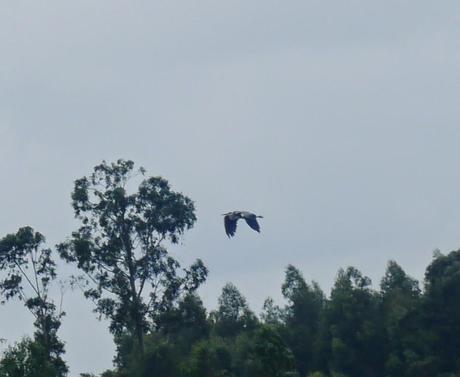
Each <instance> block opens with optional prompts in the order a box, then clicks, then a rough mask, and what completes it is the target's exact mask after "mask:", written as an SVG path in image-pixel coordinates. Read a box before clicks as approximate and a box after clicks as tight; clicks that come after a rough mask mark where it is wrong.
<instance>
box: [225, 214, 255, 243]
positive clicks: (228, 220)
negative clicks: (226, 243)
mask: <svg viewBox="0 0 460 377" xmlns="http://www.w3.org/2000/svg"><path fill="white" fill-rule="evenodd" d="M262 217H263V216H258V215H256V214H254V213H252V212H248V211H233V212H228V213H225V214H224V225H225V233H227V236H228V237H233V236H234V235H235V232H236V223H237V222H238V220H239V219H244V220H246V223H247V224H248V225H249V226H250V227H251V228H252V229H254V230H255V231H256V232H259V233H260V225H259V223H258V222H257V218H262Z"/></svg>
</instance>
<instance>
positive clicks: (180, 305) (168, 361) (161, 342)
mask: <svg viewBox="0 0 460 377" xmlns="http://www.w3.org/2000/svg"><path fill="white" fill-rule="evenodd" d="M71 199H72V206H73V210H74V214H75V217H76V219H77V220H78V221H79V223H80V226H79V227H78V229H76V230H75V231H74V232H73V233H72V234H71V235H70V236H69V237H67V238H66V241H65V242H62V243H60V244H58V245H56V247H53V248H49V247H47V246H46V243H45V237H44V236H43V235H42V234H40V233H39V232H37V231H35V230H34V229H32V228H31V227H27V226H25V227H23V228H21V229H19V230H18V231H17V232H16V233H13V234H7V235H4V236H3V237H2V238H1V239H0V295H1V301H2V304H5V305H7V304H8V302H9V301H10V300H15V299H16V300H21V301H22V302H23V303H24V306H25V310H29V311H30V313H31V314H32V317H33V318H34V325H35V329H36V330H35V333H34V334H33V335H31V336H30V337H29V338H26V339H22V340H18V342H17V343H15V344H12V345H10V346H9V347H8V348H7V350H6V351H5V352H4V353H3V355H1V356H0V376H1V377H54V376H56V377H62V376H66V375H68V374H69V370H68V366H67V365H66V363H65V361H64V353H65V344H64V342H63V341H62V340H61V339H60V337H59V328H60V326H61V322H62V321H64V320H65V312H64V309H63V308H61V307H60V306H61V305H60V303H59V302H58V301H59V300H56V299H55V298H53V297H51V296H52V295H51V294H50V292H51V290H52V288H53V287H54V286H56V285H57V284H59V283H58V282H59V281H60V280H59V279H60V278H65V277H61V276H60V275H59V265H60V264H61V263H63V262H65V263H69V264H71V265H73V266H75V271H76V273H75V276H73V277H72V279H71V280H70V281H69V284H70V285H71V286H72V287H74V288H75V289H80V290H81V291H82V293H83V295H84V296H85V298H87V299H88V300H91V301H92V302H93V303H94V310H95V312H97V313H98V315H101V316H103V317H105V318H107V319H108V320H109V324H110V325H109V329H108V330H109V331H110V332H111V333H112V334H113V337H114V342H115V344H116V354H115V356H114V368H113V370H108V371H105V372H104V373H102V375H101V376H102V377H149V376H152V377H155V376H158V377H282V376H283V377H288V376H290V377H306V376H309V377H326V376H331V377H332V376H334V377H345V376H346V377H360V376H362V377H398V376H401V377H404V376H408V377H409V376H410V377H454V376H460V251H452V252H451V253H449V254H447V255H443V254H441V253H440V252H436V253H435V254H434V257H433V261H432V262H431V264H430V265H429V266H428V267H427V269H426V272H425V277H424V281H423V283H422V284H419V282H418V281H416V280H415V279H413V278H411V277H410V276H408V275H407V274H406V273H405V272H404V270H403V269H402V268H401V267H400V266H399V265H398V264H397V263H396V262H395V261H390V262H388V265H387V268H386V272H385V275H384V276H383V278H382V279H381V281H380V286H379V289H378V290H376V289H374V288H373V287H372V285H371V280H370V279H369V278H368V277H366V276H365V275H364V274H363V273H362V272H361V271H359V270H357V269H356V268H354V267H347V268H344V269H340V270H339V271H338V273H337V276H336V279H335V282H334V284H333V287H332V289H331V292H330V294H329V295H328V296H327V295H326V294H325V293H324V292H323V291H322V290H321V288H320V287H319V286H318V284H317V283H315V282H307V281H306V280H305V279H304V277H303V275H302V272H301V271H300V270H299V269H297V268H296V267H295V266H292V265H289V266H287V267H286V270H285V279H284V283H283V284H282V286H281V292H282V295H283V297H284V298H285V305H284V306H282V307H280V306H278V305H276V304H275V303H274V301H273V300H272V299H270V298H268V299H267V300H266V301H265V303H264V307H263V310H262V312H261V313H260V314H259V315H257V314H256V313H254V312H253V311H252V310H251V309H250V308H249V305H248V303H247V301H246V299H245V298H244V296H243V294H242V293H240V291H239V290H238V288H237V287H236V286H235V285H233V284H232V283H228V284H226V285H225V286H224V287H223V289H222V293H221V295H220V297H219V298H218V307H217V309H216V310H214V311H211V312H208V311H207V310H206V308H205V307H204V306H203V303H202V301H201V300H200V297H199V295H198V293H197V290H198V288H199V287H200V286H201V285H202V284H204V283H205V281H206V277H207V274H208V270H207V268H206V266H205V264H204V263H203V262H202V261H201V260H199V259H198V260H197V261H196V262H195V263H193V264H192V265H190V266H187V267H183V266H181V265H180V264H179V262H178V261H177V260H175V259H174V258H173V257H172V256H171V255H170V254H169V253H168V250H167V245H168V244H171V243H172V244H174V243H177V242H179V240H180V237H181V235H182V234H183V233H184V232H185V231H186V230H188V229H190V228H191V227H193V225H194V223H195V221H196V217H195V208H194V204H193V201H192V200H191V199H190V198H188V197H186V196H184V195H183V194H181V193H178V192H174V191H172V189H171V187H170V185H169V183H168V182H167V181H166V180H165V179H164V178H161V177H148V176H146V171H145V170H144V169H143V168H140V169H136V168H135V166H134V163H133V162H132V161H126V160H118V161H117V162H115V163H110V164H109V163H106V162H102V163H101V164H100V165H98V166H96V167H95V168H94V171H93V172H92V174H91V175H89V176H88V177H83V178H80V179H77V180H76V181H75V185H74V189H73V192H72V194H71ZM58 260H61V261H63V262H58ZM0 338H1V334H0ZM81 376H82V377H92V376H93V375H92V374H82V375H81Z"/></svg>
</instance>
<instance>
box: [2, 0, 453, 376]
mask: <svg viewBox="0 0 460 377" xmlns="http://www.w3.org/2000/svg"><path fill="white" fill-rule="evenodd" d="M459 25H460V3H459V2H458V1H457V0H455V1H449V0H446V1H442V2H434V1H402V0H400V1H394V0H388V1H380V2H377V1H369V0H361V1H358V0H350V1H323V0H321V1H320V0H315V1H313V0H302V1H283V2H281V1H271V0H265V1H247V0H246V1H243V0H232V1H220V2H218V1H210V0H208V1H175V0H168V1H141V0H138V1H135V0H133V1H119V0H110V1H109V0H99V1H94V0H79V1H63V0H48V1H46V2H40V1H22V0H16V1H7V0H0V169H1V183H2V184H1V186H0V187H1V189H0V190H1V191H0V193H1V195H0V208H1V216H0V233H1V235H5V234H6V233H9V232H14V231H16V230H17V228H18V227H20V226H23V225H31V226H33V227H34V228H35V229H36V230H39V231H40V232H42V233H43V234H45V235H46V236H47V239H48V242H49V244H50V245H54V244H55V243H57V242H59V241H61V240H63V239H64V238H65V237H66V236H67V235H69V234H70V232H71V231H72V229H73V228H74V227H75V225H76V223H75V221H74V220H73V214H72V209H71V207H70V191H71V189H72V185H73V181H74V179H76V178H79V177H81V176H83V175H86V174H89V173H90V172H91V170H92V168H93V166H94V165H96V164H97V163H99V162H100V161H101V160H102V159H106V160H108V161H112V160H115V159H117V158H129V159H133V160H134V161H135V162H136V163H137V164H139V165H142V166H144V167H145V168H146V169H147V170H148V172H149V173H150V174H152V175H162V176H164V177H166V178H167V179H168V180H169V181H170V182H171V184H172V185H173V188H174V189H176V190H178V191H181V192H183V193H184V194H186V195H188V196H190V197H191V198H192V199H193V200H194V201H195V202H196V207H197V215H198V222H197V224H196V226H195V228H194V229H193V230H191V231H190V232H188V233H187V234H186V236H185V238H184V240H183V245H181V246H179V247H175V248H174V249H172V252H173V253H174V255H176V256H177V257H178V258H179V259H180V260H181V261H183V262H184V264H185V263H189V262H191V261H192V260H194V259H195V258H197V257H200V258H202V259H203V260H204V262H205V263H206V264H207V266H208V267H209V269H210V276H209V280H208V282H207V283H206V285H205V286H204V287H203V289H201V296H202V298H203V300H204V301H205V303H206V305H207V307H208V308H213V307H214V306H215V305H216V301H217V296H218V295H219V292H220V289H221V288H222V286H223V284H224V283H225V282H227V281H232V282H233V283H234V284H236V285H237V286H238V287H239V288H240V290H241V291H242V293H243V294H245V296H246V297H247V298H248V300H249V302H250V303H251V307H252V309H253V310H254V311H256V312H259V311H260V309H261V306H262V303H263V300H264V299H265V298H266V297H267V296H272V297H274V298H275V299H276V300H277V301H278V302H279V303H282V301H281V296H280V285H281V282H282V279H283V274H284V268H285V267H286V265H287V264H289V263H291V264H294V265H295V266H297V267H298V268H300V269H301V270H302V271H303V273H304V276H305V278H306V279H307V280H312V279H313V280H316V281H318V282H319V283H320V285H321V286H322V287H323V289H325V291H326V292H327V293H329V289H330V287H331V284H332V283H333V280H334V277H335V274H336V272H337V270H338V268H340V267H346V266H348V265H354V266H356V267H358V268H359V269H361V270H362V271H363V272H364V273H365V274H367V275H368V276H370V277H371V278H372V279H373V282H374V285H377V284H378V281H379V279H380V278H381V276H382V275H383V272H384V269H385V265H386V262H387V261H388V260H389V259H395V260H396V261H398V263H400V264H401V265H402V266H403V268H404V269H405V270H406V271H407V272H408V273H410V274H411V275H412V276H414V277H416V278H418V279H422V278H423V272H424V268H425V267H426V265H427V264H428V263H429V262H430V260H431V256H432V251H433V249H435V248H440V249H441V250H442V251H445V252H447V251H450V250H452V249H456V248H457V247H458V246H459V245H460V211H459V210H458V209H459V208H460V196H459V194H458V192H459V189H458V187H459V186H460V170H459V167H458V146H459V140H460V124H459V121H460V69H459V67H460V48H459V47H460V46H459V44H460V42H459V41H460V26H459ZM233 209H248V210H253V211H255V212H258V213H260V214H262V215H264V219H262V221H261V226H262V233H261V234H260V235H258V234H256V233H254V232H252V231H251V230H250V229H249V228H247V227H245V226H241V227H240V229H239V230H238V233H237V237H235V238H234V239H231V240H228V239H227V237H226V236H225V233H224V230H223V225H222V218H221V216H220V214H221V213H223V212H225V211H229V210H233ZM63 272H64V274H65V273H67V272H70V271H66V270H65V269H64V270H63ZM64 306H65V309H66V311H67V313H68V315H67V316H66V317H65V318H64V321H63V326H62V331H61V332H60V335H61V337H62V338H63V339H64V341H65V342H66V349H67V354H66V359H67V360H68V362H69V365H70V367H71V376H72V377H74V376H77V375H78V373H80V372H84V371H93V372H100V371H102V370H104V369H106V368H109V367H111V359H112V356H113V353H114V350H113V344H112V340H111V336H110V334H109V333H108V330H107V324H106V323H105V322H98V321H97V320H96V316H95V315H94V314H93V313H91V306H90V305H89V303H87V302H85V301H84V300H83V299H82V298H81V295H80V294H79V293H78V292H67V293H66V295H65V302H64ZM31 322H32V319H31V317H30V316H29V314H28V313H27V312H26V311H25V309H24V308H23V307H22V306H21V305H20V304H9V305H6V306H2V307H0V323H2V324H3V325H2V328H1V330H0V337H6V338H7V339H8V340H9V341H15V340H17V339H19V338H20V337H21V336H22V335H24V334H32V331H33V329H32V326H31ZM5 324H8V325H5Z"/></svg>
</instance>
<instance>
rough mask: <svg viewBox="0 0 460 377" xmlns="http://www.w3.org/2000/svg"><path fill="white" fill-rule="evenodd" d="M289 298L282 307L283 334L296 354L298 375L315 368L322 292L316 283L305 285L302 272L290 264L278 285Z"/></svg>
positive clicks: (322, 305) (323, 297)
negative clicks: (283, 313) (280, 285)
mask: <svg viewBox="0 0 460 377" xmlns="http://www.w3.org/2000/svg"><path fill="white" fill-rule="evenodd" d="M281 290H282V293H283V296H284V297H285V298H286V300H287V301H288V305H287V306H286V308H285V311H284V312H285V323H286V327H285V331H284V337H285V339H286V342H287V344H288V345H289V347H290V348H291V350H292V352H293V353H294V356H295V361H296V365H297V369H298V371H299V373H300V375H301V376H305V375H306V373H307V371H309V370H315V369H316V368H317V358H318V355H319V353H318V351H319V350H318V344H317V335H318V329H319V324H320V319H321V315H322V311H323V309H324V304H325V296H324V293H323V292H322V290H321V288H320V287H319V286H318V284H316V283H313V284H312V285H311V286H310V285H308V284H307V283H306V282H305V280H304V278H303V276H302V273H301V272H300V271H299V270H298V269H297V268H295V267H294V266H292V265H289V266H288V267H287V269H286V277H285V281H284V283H283V286H282V287H281Z"/></svg>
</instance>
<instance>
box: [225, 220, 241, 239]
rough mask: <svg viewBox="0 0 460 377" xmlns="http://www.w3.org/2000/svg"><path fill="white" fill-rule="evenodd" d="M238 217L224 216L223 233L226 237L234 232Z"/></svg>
mask: <svg viewBox="0 0 460 377" xmlns="http://www.w3.org/2000/svg"><path fill="white" fill-rule="evenodd" d="M237 221H238V219H231V218H230V216H225V217H224V225H225V233H227V236H228V237H233V236H234V235H235V232H236V222H237Z"/></svg>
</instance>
